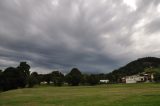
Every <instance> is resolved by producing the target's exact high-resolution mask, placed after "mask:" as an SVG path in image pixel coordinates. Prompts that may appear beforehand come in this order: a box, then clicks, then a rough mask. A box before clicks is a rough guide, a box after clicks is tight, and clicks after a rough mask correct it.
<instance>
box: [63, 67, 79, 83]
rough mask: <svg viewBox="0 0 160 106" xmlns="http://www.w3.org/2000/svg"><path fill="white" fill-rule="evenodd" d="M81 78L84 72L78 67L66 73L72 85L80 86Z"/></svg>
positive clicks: (67, 79)
mask: <svg viewBox="0 0 160 106" xmlns="http://www.w3.org/2000/svg"><path fill="white" fill-rule="evenodd" d="M81 78H82V74H81V72H80V71H79V70H78V69H77V68H73V69H72V70H71V72H70V73H68V74H67V75H66V81H67V82H68V84H69V85H72V86H78V85H79V83H80V81H81Z"/></svg>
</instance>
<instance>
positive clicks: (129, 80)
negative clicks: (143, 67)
mask: <svg viewBox="0 0 160 106" xmlns="http://www.w3.org/2000/svg"><path fill="white" fill-rule="evenodd" d="M125 80H126V83H137V82H144V81H145V76H140V75H132V76H126V78H125Z"/></svg>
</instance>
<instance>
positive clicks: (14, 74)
mask: <svg viewBox="0 0 160 106" xmlns="http://www.w3.org/2000/svg"><path fill="white" fill-rule="evenodd" d="M29 70H30V66H29V65H28V64H27V63H26V62H21V63H20V64H19V66H18V67H16V68H15V67H9V68H6V69H5V70H4V71H2V70H0V90H2V91H7V90H11V89H17V88H25V87H33V86H34V85H40V84H41V83H42V82H47V84H48V85H49V84H51V83H52V84H54V85H55V86H62V85H63V84H64V83H67V84H68V85H70V86H78V85H80V84H81V85H96V84H98V83H99V80H100V79H106V77H105V74H91V75H88V74H82V73H81V72H80V70H79V69H77V68H73V69H72V70H71V71H70V72H69V73H68V74H66V75H64V74H63V73H61V72H60V71H53V72H51V73H48V74H38V73H37V72H32V73H30V71H29Z"/></svg>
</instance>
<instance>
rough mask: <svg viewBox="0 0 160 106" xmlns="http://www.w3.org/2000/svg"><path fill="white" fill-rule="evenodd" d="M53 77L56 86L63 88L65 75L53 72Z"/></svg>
mask: <svg viewBox="0 0 160 106" xmlns="http://www.w3.org/2000/svg"><path fill="white" fill-rule="evenodd" d="M52 76H53V79H52V80H53V82H54V85H56V86H61V85H63V83H64V75H63V74H62V73H61V72H59V71H53V72H52Z"/></svg>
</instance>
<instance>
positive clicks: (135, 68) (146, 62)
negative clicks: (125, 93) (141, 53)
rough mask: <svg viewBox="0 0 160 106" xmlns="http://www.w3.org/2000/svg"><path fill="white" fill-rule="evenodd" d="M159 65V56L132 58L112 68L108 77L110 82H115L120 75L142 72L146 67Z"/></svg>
mask: <svg viewBox="0 0 160 106" xmlns="http://www.w3.org/2000/svg"><path fill="white" fill-rule="evenodd" d="M159 66H160V58H156V57H144V58H139V59H137V60H134V61H132V62H130V63H128V64H127V65H125V66H123V67H121V68H119V69H117V70H114V71H113V72H111V73H109V74H108V78H109V79H110V80H111V81H112V82H117V81H118V80H119V79H120V78H121V77H124V76H128V75H134V74H138V73H142V72H144V71H145V69H146V68H151V67H152V68H158V67H159Z"/></svg>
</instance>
